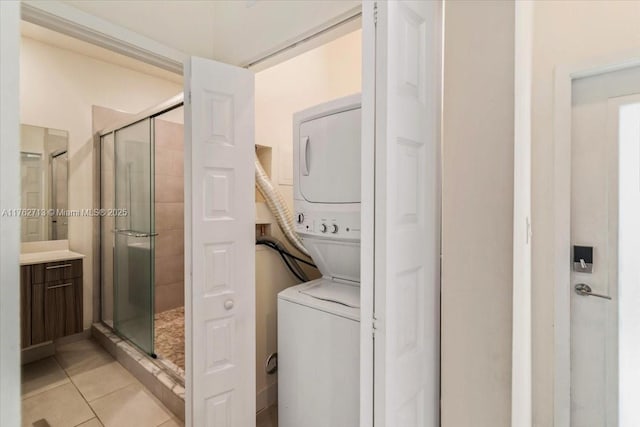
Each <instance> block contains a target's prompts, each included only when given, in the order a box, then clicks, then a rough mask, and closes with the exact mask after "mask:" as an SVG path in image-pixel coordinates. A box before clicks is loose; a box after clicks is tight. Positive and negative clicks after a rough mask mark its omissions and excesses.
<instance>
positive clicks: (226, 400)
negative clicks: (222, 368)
mask: <svg viewBox="0 0 640 427" xmlns="http://www.w3.org/2000/svg"><path fill="white" fill-rule="evenodd" d="M231 399H232V395H231V392H230V391H229V392H226V393H222V394H219V395H217V396H213V397H210V398H208V399H207V400H205V407H206V409H205V411H206V426H207V427H231V425H232V424H231V413H232V412H231Z"/></svg>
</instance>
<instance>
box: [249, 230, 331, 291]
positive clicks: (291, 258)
mask: <svg viewBox="0 0 640 427" xmlns="http://www.w3.org/2000/svg"><path fill="white" fill-rule="evenodd" d="M256 245H264V246H267V247H269V248H271V249H273V250H275V251H277V252H278V254H279V255H280V257H281V258H282V261H283V262H284V263H285V265H286V266H287V268H288V269H289V271H291V273H292V274H293V275H294V276H296V278H297V279H298V280H300V281H302V282H307V281H309V278H308V277H306V274H304V271H302V269H301V268H300V266H299V265H297V264H296V261H299V262H302V263H304V264H306V265H309V266H311V267H314V268H318V267H316V265H315V264H313V263H311V262H308V261H306V260H303V259H301V258H299V257H297V256H295V255H293V254H292V253H290V252H289V251H287V250H286V249H284V246H283V245H282V244H281V243H280V242H279V241H278V240H276V239H274V238H260V239H258V240H257V241H256Z"/></svg>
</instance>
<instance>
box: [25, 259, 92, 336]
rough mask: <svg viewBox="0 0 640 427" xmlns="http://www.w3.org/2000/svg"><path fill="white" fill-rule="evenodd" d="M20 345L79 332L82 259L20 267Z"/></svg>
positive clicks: (80, 322) (80, 327)
mask: <svg viewBox="0 0 640 427" xmlns="http://www.w3.org/2000/svg"><path fill="white" fill-rule="evenodd" d="M20 293H21V295H20V297H21V328H22V347H23V348H24V347H28V346H30V345H35V344H40V343H42V342H46V341H51V340H54V339H56V338H60V337H63V336H66V335H72V334H75V333H78V332H82V260H81V259H74V260H65V261H56V262H47V263H42V264H32V265H23V266H22V267H21V268H20Z"/></svg>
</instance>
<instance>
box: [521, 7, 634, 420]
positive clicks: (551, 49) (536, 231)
mask: <svg viewBox="0 0 640 427" xmlns="http://www.w3.org/2000/svg"><path fill="white" fill-rule="evenodd" d="M639 23H640V2H638V1H553V2H545V1H542V2H535V3H534V47H533V48H534V51H533V99H532V118H533V123H532V125H533V130H532V134H533V135H532V157H533V159H532V176H533V183H532V220H533V227H532V229H533V255H532V256H533V260H532V261H533V272H532V274H533V277H532V280H533V282H532V293H533V295H532V298H533V387H534V390H533V411H534V425H535V426H540V427H542V426H544V427H546V426H552V425H553V399H554V394H553V379H554V377H553V357H554V342H553V339H554V338H553V334H554V330H553V320H554V292H555V290H554V275H553V268H554V258H553V251H554V248H553V240H554V233H553V227H554V219H553V210H552V208H551V207H552V206H553V205H552V203H553V194H554V193H553V186H554V181H553V179H554V177H553V161H554V154H553V150H554V145H553V85H554V80H553V79H554V69H555V67H556V66H557V65H559V64H562V65H572V64H575V63H579V62H581V61H584V60H588V59H593V58H598V57H602V56H607V55H609V54H613V53H621V52H626V51H629V50H631V49H636V50H637V49H638V47H639V46H640V24H639Z"/></svg>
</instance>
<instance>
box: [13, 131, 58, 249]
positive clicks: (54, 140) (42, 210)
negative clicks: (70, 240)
mask: <svg viewBox="0 0 640 427" xmlns="http://www.w3.org/2000/svg"><path fill="white" fill-rule="evenodd" d="M68 142H69V133H68V132H67V131H65V130H59V129H51V128H43V127H40V126H31V125H25V124H23V125H21V126H20V185H21V187H20V190H21V191H20V200H21V203H20V204H21V206H20V207H21V208H22V209H23V211H22V213H21V218H22V223H21V227H22V228H21V238H22V241H23V242H37V241H42V240H64V239H66V238H67V227H68V219H69V218H68V216H67V215H66V214H64V213H63V212H62V211H66V210H67V209H68V208H69V205H68V191H69V185H68V174H69V168H68V154H67V147H68Z"/></svg>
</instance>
